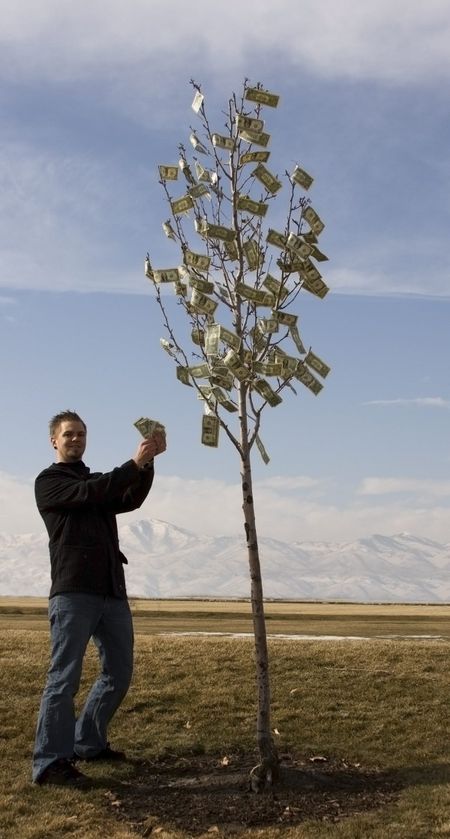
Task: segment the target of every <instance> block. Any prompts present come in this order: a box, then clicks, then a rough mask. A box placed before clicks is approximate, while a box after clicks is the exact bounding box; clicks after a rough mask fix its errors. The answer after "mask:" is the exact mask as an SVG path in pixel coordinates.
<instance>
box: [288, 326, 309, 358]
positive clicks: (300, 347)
mask: <svg viewBox="0 0 450 839" xmlns="http://www.w3.org/2000/svg"><path fill="white" fill-rule="evenodd" d="M289 332H290V333H291V338H292V340H293V342H294V344H295V346H296V347H297V350H298V351H299V353H300V355H304V354H305V353H306V350H305V347H304V344H303V341H302V339H301V338H300V333H299V331H298V326H297V325H296V324H292V326H290V327H289Z"/></svg>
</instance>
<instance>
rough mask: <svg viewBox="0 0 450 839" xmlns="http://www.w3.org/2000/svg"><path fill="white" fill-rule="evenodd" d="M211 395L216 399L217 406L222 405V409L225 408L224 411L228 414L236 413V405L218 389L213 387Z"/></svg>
mask: <svg viewBox="0 0 450 839" xmlns="http://www.w3.org/2000/svg"><path fill="white" fill-rule="evenodd" d="M212 393H213V396H214V397H215V399H217V402H218V403H219V405H222V408H225V410H226V411H229V412H230V414H233V413H235V412H236V411H237V405H235V403H234V402H233V401H232V400H231V399H229V398H228V396H227V394H225V393H224V392H223V390H221V388H220V387H213V389H212Z"/></svg>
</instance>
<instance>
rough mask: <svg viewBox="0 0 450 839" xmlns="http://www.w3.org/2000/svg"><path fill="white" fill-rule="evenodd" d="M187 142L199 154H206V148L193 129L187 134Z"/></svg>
mask: <svg viewBox="0 0 450 839" xmlns="http://www.w3.org/2000/svg"><path fill="white" fill-rule="evenodd" d="M189 142H190V144H191V146H192V147H193V148H194V149H195V151H196V152H199V154H208V149H207V148H206V147H205V146H204V145H203V143H202V142H201V141H200V140H199V139H198V137H197V135H196V133H195V131H192V132H191V133H190V134H189Z"/></svg>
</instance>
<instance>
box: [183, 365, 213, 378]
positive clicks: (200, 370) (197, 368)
mask: <svg viewBox="0 0 450 839" xmlns="http://www.w3.org/2000/svg"><path fill="white" fill-rule="evenodd" d="M188 371H189V375H190V376H192V378H193V379H207V378H209V374H210V372H211V371H210V369H209V365H208V364H192V365H191V367H188Z"/></svg>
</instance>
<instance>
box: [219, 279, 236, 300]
mask: <svg viewBox="0 0 450 839" xmlns="http://www.w3.org/2000/svg"><path fill="white" fill-rule="evenodd" d="M216 291H217V293H218V294H219V296H220V298H221V300H223V301H224V302H225V303H231V302H232V299H233V298H232V296H231V292H230V290H229V289H228V288H227V287H226V285H222V284H221V283H217V282H216Z"/></svg>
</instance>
